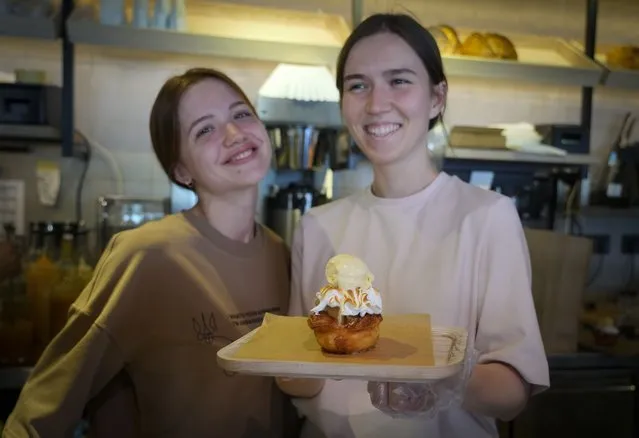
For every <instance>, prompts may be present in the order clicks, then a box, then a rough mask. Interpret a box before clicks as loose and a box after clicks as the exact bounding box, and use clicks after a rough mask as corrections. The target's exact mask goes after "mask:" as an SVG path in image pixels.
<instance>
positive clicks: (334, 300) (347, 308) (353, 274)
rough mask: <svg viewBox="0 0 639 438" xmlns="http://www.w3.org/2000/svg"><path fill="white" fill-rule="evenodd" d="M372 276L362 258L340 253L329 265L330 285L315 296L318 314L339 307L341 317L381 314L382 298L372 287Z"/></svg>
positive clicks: (327, 271)
mask: <svg viewBox="0 0 639 438" xmlns="http://www.w3.org/2000/svg"><path fill="white" fill-rule="evenodd" d="M373 278H374V277H373V274H371V272H370V271H369V270H368V266H366V263H364V262H363V261H362V260H361V259H359V258H357V257H355V256H352V255H349V254H338V255H336V256H335V257H332V258H331V259H330V260H329V261H328V263H327V264H326V281H327V282H328V285H327V286H325V287H324V288H322V290H320V291H319V292H318V293H317V294H316V300H315V304H316V305H315V307H313V308H312V309H311V312H313V313H315V314H317V313H319V312H321V311H323V310H325V309H326V308H338V309H339V310H340V312H339V314H340V315H341V316H357V315H359V316H364V315H366V314H381V313H382V296H381V295H380V293H379V292H378V291H377V290H376V289H375V288H374V287H373V284H372V283H373Z"/></svg>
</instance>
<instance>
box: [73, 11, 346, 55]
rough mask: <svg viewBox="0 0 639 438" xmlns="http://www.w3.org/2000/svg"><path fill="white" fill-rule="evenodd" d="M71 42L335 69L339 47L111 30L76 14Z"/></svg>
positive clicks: (186, 34)
mask: <svg viewBox="0 0 639 438" xmlns="http://www.w3.org/2000/svg"><path fill="white" fill-rule="evenodd" d="M67 30H68V33H69V39H70V40H71V41H72V42H73V43H75V44H85V45H100V46H111V47H118V48H122V49H132V50H143V51H150V52H165V53H173V54H182V55H201V56H219V57H230V58H244V59H253V60H261V61H272V62H284V63H297V64H317V65H333V64H334V63H335V62H336V60H337V55H338V53H339V46H338V45H317V44H309V43H306V44H302V43H292V42H285V41H268V40H264V39H261V40H260V39H257V38H253V39H242V38H234V37H226V36H217V35H207V34H203V33H186V32H177V31H172V30H163V29H152V28H136V27H132V26H108V25H103V24H100V23H98V22H96V21H95V20H94V19H93V18H91V17H86V16H84V15H83V13H82V12H81V11H79V10H76V11H74V13H73V14H72V15H71V17H70V18H69V20H68V21H67Z"/></svg>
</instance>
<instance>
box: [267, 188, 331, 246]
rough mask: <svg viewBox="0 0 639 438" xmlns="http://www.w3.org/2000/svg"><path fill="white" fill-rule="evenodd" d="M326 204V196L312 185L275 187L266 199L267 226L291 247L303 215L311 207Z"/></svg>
mask: <svg viewBox="0 0 639 438" xmlns="http://www.w3.org/2000/svg"><path fill="white" fill-rule="evenodd" d="M326 202H327V199H326V195H323V194H320V193H319V192H318V191H317V190H315V189H314V188H313V187H312V186H311V185H306V184H300V183H291V184H289V185H288V186H287V187H285V188H282V189H281V188H278V187H276V186H273V187H272V190H271V194H270V195H269V196H268V197H267V199H266V225H267V226H268V227H269V228H270V229H272V230H273V231H274V232H275V233H277V234H278V235H279V236H280V237H281V238H282V239H284V242H286V244H287V245H288V246H291V244H292V242H293V232H294V231H295V227H296V226H297V223H298V222H299V220H300V219H301V217H302V215H304V214H305V213H307V212H308V210H310V209H311V207H315V206H317V205H321V204H325V203H326Z"/></svg>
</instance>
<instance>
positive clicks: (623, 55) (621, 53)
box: [606, 46, 639, 70]
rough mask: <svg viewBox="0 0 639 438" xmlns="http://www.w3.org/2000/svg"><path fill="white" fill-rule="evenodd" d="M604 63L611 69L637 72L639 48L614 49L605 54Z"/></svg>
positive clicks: (624, 47)
mask: <svg viewBox="0 0 639 438" xmlns="http://www.w3.org/2000/svg"><path fill="white" fill-rule="evenodd" d="M606 63H607V64H608V66H610V67H613V68H624V69H628V70H639V47H635V46H617V47H614V48H612V49H611V50H609V51H608V52H607V53H606Z"/></svg>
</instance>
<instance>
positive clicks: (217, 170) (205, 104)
mask: <svg viewBox="0 0 639 438" xmlns="http://www.w3.org/2000/svg"><path fill="white" fill-rule="evenodd" d="M178 114H179V121H180V136H181V142H180V143H181V145H182V146H181V148H180V162H179V164H178V166H177V167H176V170H175V173H176V177H177V178H178V179H179V180H180V181H182V182H184V183H189V182H191V181H193V182H194V183H195V185H196V187H197V188H198V190H206V191H207V192H210V193H225V192H228V191H234V190H240V189H243V188H248V187H251V186H255V185H256V184H257V183H259V182H260V180H262V178H264V176H265V175H266V173H267V172H268V168H269V166H270V161H271V154H272V151H271V144H270V141H269V137H268V133H267V132H266V128H265V127H264V125H263V123H262V122H261V121H260V120H259V118H258V117H257V116H256V115H255V114H254V113H253V110H252V109H251V106H250V105H249V104H248V102H245V101H244V99H243V98H242V96H240V95H239V94H238V93H237V92H236V91H235V90H233V88H231V87H230V86H229V85H227V84H226V83H224V82H223V81H220V80H216V79H205V80H202V81H201V82H199V83H197V84H195V85H193V86H191V87H190V88H189V89H188V90H187V91H186V93H185V94H184V96H183V97H182V99H181V101H180V105H179V108H178Z"/></svg>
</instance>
